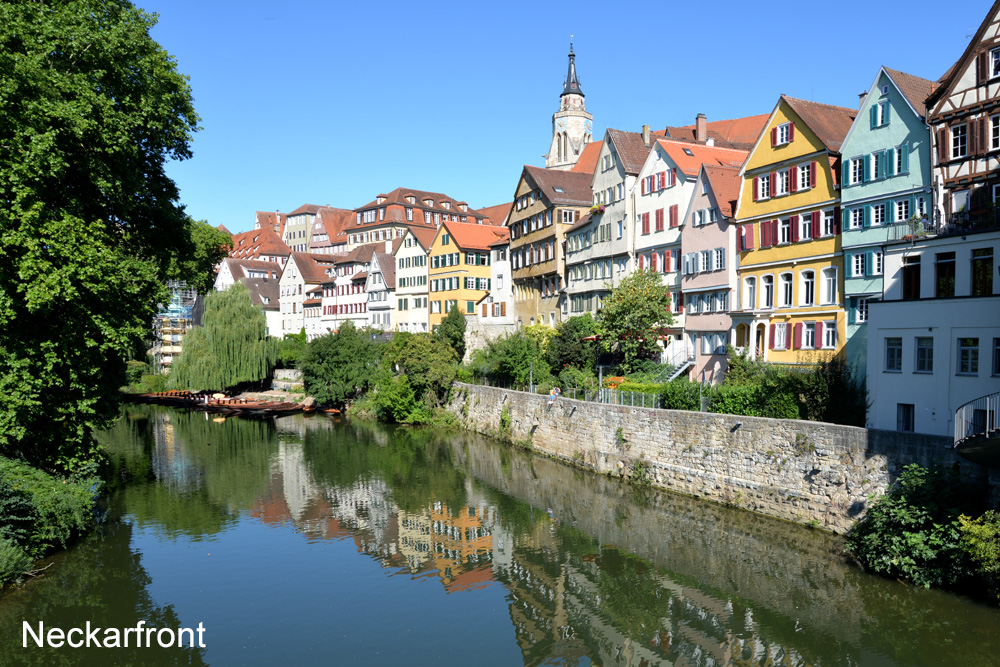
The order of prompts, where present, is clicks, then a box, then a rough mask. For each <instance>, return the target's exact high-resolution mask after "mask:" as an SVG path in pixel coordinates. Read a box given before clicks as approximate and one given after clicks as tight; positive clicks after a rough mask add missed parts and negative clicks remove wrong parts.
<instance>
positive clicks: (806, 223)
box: [799, 213, 813, 241]
mask: <svg viewBox="0 0 1000 667" xmlns="http://www.w3.org/2000/svg"><path fill="white" fill-rule="evenodd" d="M812 221H813V218H812V215H811V214H809V213H806V214H805V215H800V216H799V240H800V241H808V240H809V239H811V238H812V230H813V225H812Z"/></svg>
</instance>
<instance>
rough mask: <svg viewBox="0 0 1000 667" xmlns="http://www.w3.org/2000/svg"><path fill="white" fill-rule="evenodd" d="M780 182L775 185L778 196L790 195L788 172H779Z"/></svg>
mask: <svg viewBox="0 0 1000 667" xmlns="http://www.w3.org/2000/svg"><path fill="white" fill-rule="evenodd" d="M777 177H778V181H777V183H776V184H775V193H776V194H778V195H787V194H788V170H787V169H785V170H784V171H779V172H778V174H777Z"/></svg>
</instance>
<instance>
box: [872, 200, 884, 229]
mask: <svg viewBox="0 0 1000 667" xmlns="http://www.w3.org/2000/svg"><path fill="white" fill-rule="evenodd" d="M872 224H873V225H884V224H885V204H876V205H875V206H872Z"/></svg>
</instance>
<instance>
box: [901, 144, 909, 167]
mask: <svg viewBox="0 0 1000 667" xmlns="http://www.w3.org/2000/svg"><path fill="white" fill-rule="evenodd" d="M899 150H900V151H901V153H900V157H901V158H902V159H901V160H900V165H899V166H900V167H901V168H902V171H900V172H899V173H901V174H909V173H910V145H909V143H905V144H903V145H901V146H900V147H899Z"/></svg>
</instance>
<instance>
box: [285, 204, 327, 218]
mask: <svg viewBox="0 0 1000 667" xmlns="http://www.w3.org/2000/svg"><path fill="white" fill-rule="evenodd" d="M321 208H326V207H325V206H319V205H318V204H303V205H302V206H299V207H298V208H297V209H295V210H294V211H292V212H291V213H288V214H287V215H288V216H293V215H301V214H303V213H312V214H313V215H315V214H316V213H319V210H320V209H321Z"/></svg>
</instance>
